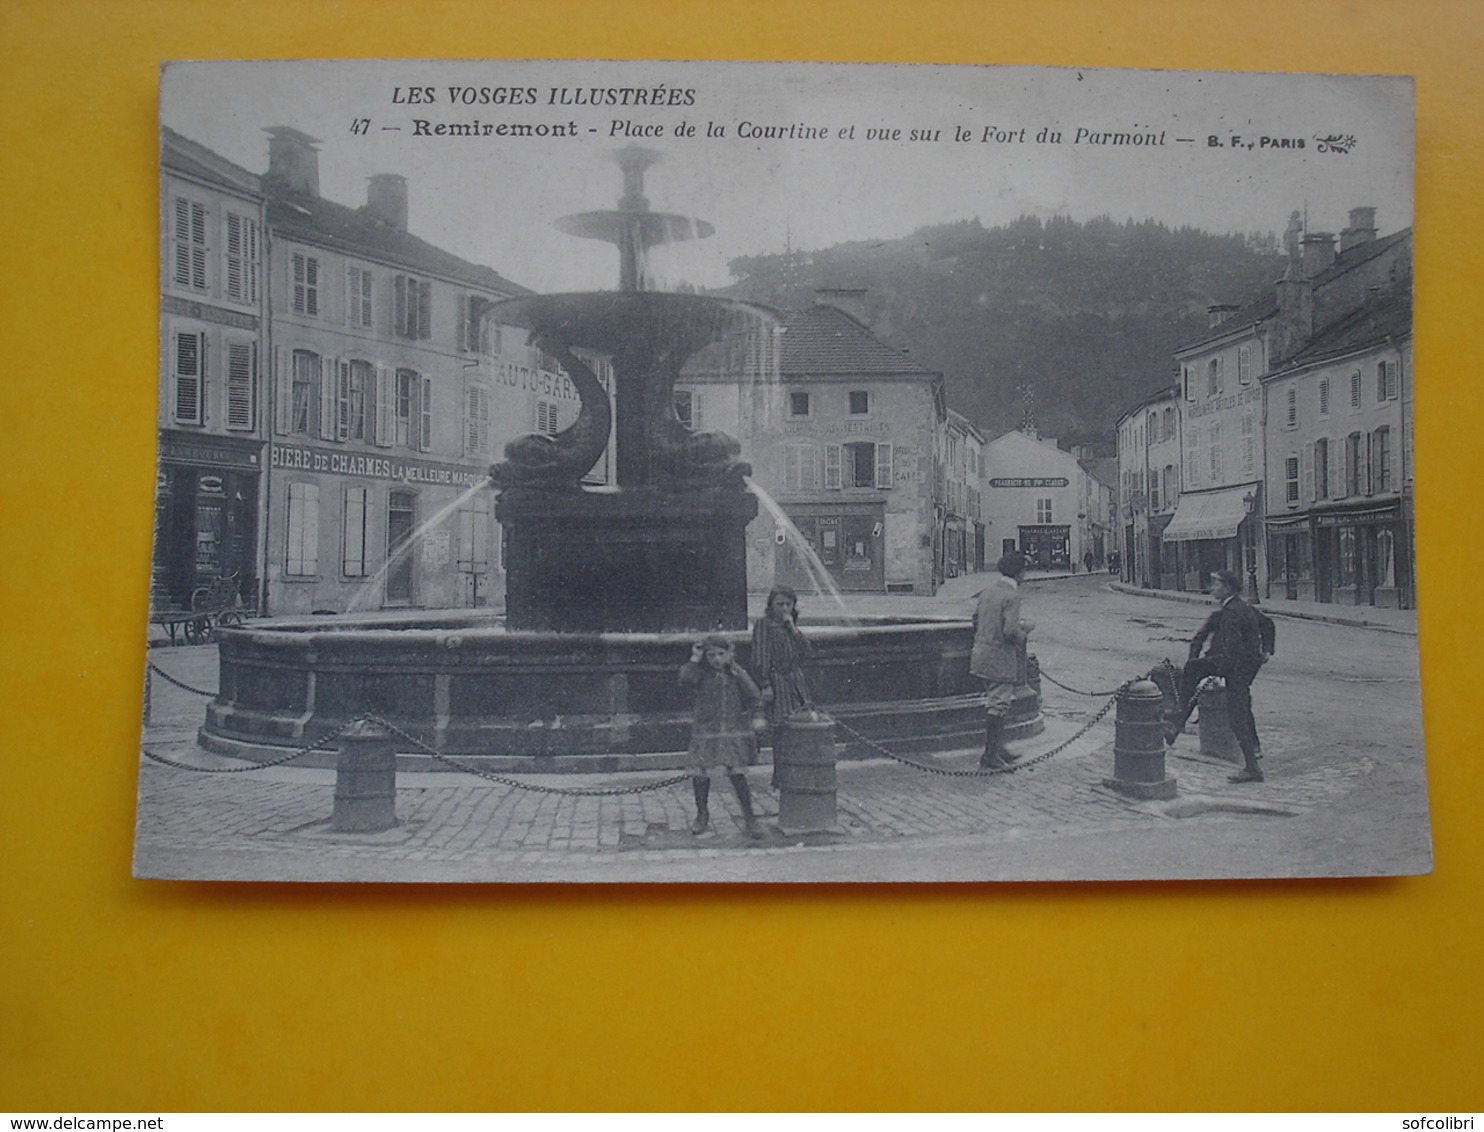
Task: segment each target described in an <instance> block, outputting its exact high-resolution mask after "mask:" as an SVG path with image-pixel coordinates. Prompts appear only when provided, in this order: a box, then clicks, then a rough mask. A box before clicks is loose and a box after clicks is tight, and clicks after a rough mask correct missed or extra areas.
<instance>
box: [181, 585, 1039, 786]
mask: <svg viewBox="0 0 1484 1132" xmlns="http://www.w3.org/2000/svg"><path fill="white" fill-rule="evenodd" d="M804 632H805V635H806V636H807V637H808V638H809V640H810V642H811V643H812V644H813V646H814V658H813V661H812V663H811V665H810V668H809V679H810V686H811V689H812V690H813V692H814V697H815V701H816V702H817V703H818V704H819V705H820V707H821V708H822V709H823V710H825V711H827V712H828V713H829V714H830V715H832V716H834V717H835V718H836V719H837V720H838V721H839V722H840V723H841V724H842V725H843V726H842V727H841V728H840V729H839V731H838V732H837V738H838V739H839V741H840V749H841V754H842V755H843V756H845V757H854V758H860V757H869V756H871V755H873V754H876V753H879V752H877V751H875V749H874V748H872V747H871V746H870V744H869V743H866V742H864V741H862V740H861V739H859V738H856V737H855V735H853V734H852V732H854V733H858V734H859V735H861V736H864V737H866V738H867V739H870V740H874V741H876V742H879V743H882V744H883V745H885V746H887V747H888V748H889V749H890V750H892V751H894V752H898V753H906V752H911V751H929V750H950V749H955V748H964V747H971V746H974V745H975V744H977V743H978V742H980V741H981V740H982V736H983V725H984V705H983V685H982V684H980V683H979V681H977V680H975V679H974V678H973V677H971V676H970V675H969V667H968V665H969V649H970V646H971V644H972V642H973V627H972V625H970V623H969V622H967V621H963V620H947V619H945V620H932V619H908V618H889V617H880V618H873V619H867V620H866V621H864V622H863V623H861V624H859V625H850V626H844V625H830V624H809V623H808V622H807V621H806V622H805V624H804ZM729 635H730V636H731V638H732V639H733V640H735V641H736V643H737V648H738V659H739V660H740V661H741V662H742V663H743V664H744V665H745V664H746V663H747V662H748V660H749V656H748V653H749V646H750V639H749V636H748V634H746V633H745V632H737V633H732V634H729ZM694 641H695V635H694V634H681V633H542V632H519V631H507V630H505V629H503V628H501V627H499V626H497V625H491V623H490V622H489V620H488V619H487V618H485V619H480V620H475V619H474V618H472V617H470V616H469V615H467V614H466V615H457V614H448V615H430V616H424V617H411V618H407V619H405V620H402V621H399V622H398V623H397V624H396V625H395V626H394V627H384V626H383V624H378V623H375V622H360V623H356V622H354V621H346V622H342V623H338V624H335V625H334V626H327V625H326V623H325V622H324V621H323V620H307V619H306V620H304V621H288V622H282V623H278V624H275V625H272V626H259V627H254V628H250V629H234V630H225V631H223V632H222V634H221V640H220V652H221V685H220V691H219V694H218V695H217V698H216V699H215V700H214V701H212V703H211V705H210V706H209V707H208V709H207V715H206V722H205V725H204V726H203V728H202V731H201V740H202V744H203V745H204V746H205V747H207V748H208V749H209V750H214V751H217V752H219V753H222V754H231V755H237V756H240V757H246V758H250V759H254V760H265V759H269V758H273V757H277V756H280V755H281V754H282V753H283V751H284V750H285V749H292V748H294V747H301V746H307V745H309V744H312V743H314V742H315V741H317V740H318V739H321V738H323V737H324V736H325V735H327V734H329V733H330V732H331V731H333V730H334V729H335V728H337V727H340V726H341V725H343V724H345V723H347V722H349V721H350V720H351V719H354V718H355V717H356V716H358V715H361V714H363V713H368V714H374V715H377V716H379V717H381V718H384V719H386V720H387V721H389V722H391V723H394V724H396V725H397V726H398V727H400V728H402V729H403V730H405V731H407V732H408V733H409V734H411V735H413V736H415V737H416V738H417V739H418V740H419V741H420V742H422V743H425V744H427V745H428V746H430V747H432V748H433V749H434V750H436V751H439V752H441V753H447V754H450V755H458V756H460V757H461V758H468V759H470V760H472V761H477V762H478V764H479V765H482V766H486V767H489V768H491V769H501V770H523V771H563V772H571V771H608V770H622V769H634V768H639V767H673V766H680V765H682V763H683V760H684V752H685V749H686V745H687V742H688V740H689V735H690V713H691V705H690V702H689V700H688V698H687V697H686V696H685V694H684V689H682V688H681V687H680V685H679V683H678V680H677V675H678V672H679V668H680V666H681V665H682V664H683V663H685V661H686V660H687V659H688V657H689V655H690V647H691V645H692V643H693V642H694ZM1038 702H1039V701H1038V697H1037V695H1036V690H1035V689H1033V688H1030V687H1027V688H1024V689H1022V690H1021V692H1020V693H1019V694H1018V695H1017V701H1016V707H1015V714H1014V716H1013V718H1012V720H1011V723H1012V730H1011V734H1012V737H1014V735H1017V734H1022V735H1023V734H1030V733H1034V732H1035V731H1038V730H1039V729H1040V727H1041V720H1040V714H1039V707H1038ZM408 753H409V754H411V753H412V752H408ZM331 759H333V751H331V752H326V753H324V754H323V755H322V756H321V761H322V763H325V764H328V762H329V761H330V760H331Z"/></svg>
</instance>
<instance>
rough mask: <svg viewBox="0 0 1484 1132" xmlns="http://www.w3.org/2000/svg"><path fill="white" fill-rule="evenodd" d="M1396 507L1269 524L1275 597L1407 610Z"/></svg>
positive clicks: (1406, 570)
mask: <svg viewBox="0 0 1484 1132" xmlns="http://www.w3.org/2000/svg"><path fill="white" fill-rule="evenodd" d="M1404 530H1405V528H1404V527H1403V524H1402V514H1401V504H1400V502H1399V501H1398V502H1395V503H1387V504H1384V505H1382V506H1375V505H1371V506H1364V507H1352V508H1345V509H1334V510H1326V511H1315V512H1311V513H1309V514H1306V515H1294V516H1281V517H1277V518H1270V519H1269V520H1268V570H1269V577H1270V585H1271V589H1272V592H1273V594H1274V596H1281V597H1286V598H1288V599H1289V600H1295V601H1321V602H1330V603H1333V604H1336V605H1374V606H1381V607H1384V608H1389V609H1397V608H1402V609H1406V608H1410V607H1411V605H1412V597H1411V594H1412V577H1411V555H1410V554H1409V553H1408V546H1407V543H1406V541H1405V538H1404Z"/></svg>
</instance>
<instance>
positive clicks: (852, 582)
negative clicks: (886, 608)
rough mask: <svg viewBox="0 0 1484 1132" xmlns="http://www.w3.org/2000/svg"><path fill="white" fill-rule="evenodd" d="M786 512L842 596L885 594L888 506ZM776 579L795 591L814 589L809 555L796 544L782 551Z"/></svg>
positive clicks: (797, 507)
mask: <svg viewBox="0 0 1484 1132" xmlns="http://www.w3.org/2000/svg"><path fill="white" fill-rule="evenodd" d="M787 511H788V517H789V519H790V520H792V522H793V524H794V526H795V527H797V528H798V530H799V534H801V535H802V536H803V538H804V541H805V542H806V543H807V544H808V546H809V548H810V549H811V550H812V551H813V552H814V554H815V556H816V557H817V558H818V559H819V562H820V563H821V564H822V565H823V566H824V568H825V570H826V571H827V572H828V573H829V575H830V578H831V579H832V580H833V581H834V583H835V585H836V586H838V587H839V588H840V589H841V590H842V591H850V590H855V591H868V592H876V593H880V592H882V591H883V590H885V588H886V573H885V557H886V555H885V548H886V543H885V539H884V537H883V535H884V525H885V511H886V507H885V504H882V503H860V504H808V503H798V504H792V505H789V506H788V508H787ZM777 577H778V580H779V581H780V582H782V583H783V584H785V585H789V586H793V587H795V588H796V589H797V588H800V587H803V588H805V589H809V590H812V589H813V588H814V582H813V577H812V575H811V574H810V571H809V564H808V562H807V561H806V555H805V553H804V552H803V550H802V548H800V547H797V546H795V545H794V543H793V542H792V541H786V542H785V543H784V544H783V545H782V546H780V547H779V548H778V557H777Z"/></svg>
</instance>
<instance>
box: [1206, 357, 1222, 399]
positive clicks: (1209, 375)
mask: <svg viewBox="0 0 1484 1132" xmlns="http://www.w3.org/2000/svg"><path fill="white" fill-rule="evenodd" d="M1225 368H1226V367H1225V366H1224V365H1223V364H1222V359H1221V358H1212V359H1211V360H1210V361H1209V362H1207V363H1206V393H1207V395H1209V396H1212V397H1214V396H1215V395H1216V394H1218V393H1220V392H1221V387H1222V382H1223V377H1224V375H1223V373H1222V371H1223V370H1224V369H1225Z"/></svg>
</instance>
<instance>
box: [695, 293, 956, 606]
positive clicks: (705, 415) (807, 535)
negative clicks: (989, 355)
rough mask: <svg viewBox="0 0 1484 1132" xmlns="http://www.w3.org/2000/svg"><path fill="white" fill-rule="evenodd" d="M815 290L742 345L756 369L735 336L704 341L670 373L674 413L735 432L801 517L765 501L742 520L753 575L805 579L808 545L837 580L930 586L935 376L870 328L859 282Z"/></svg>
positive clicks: (767, 580)
mask: <svg viewBox="0 0 1484 1132" xmlns="http://www.w3.org/2000/svg"><path fill="white" fill-rule="evenodd" d="M819 297H820V299H821V300H822V301H819V302H816V303H815V304H813V305H812V306H811V307H809V309H807V310H803V311H791V312H787V313H785V314H783V315H782V316H781V321H780V323H779V324H778V326H776V327H775V328H773V329H772V330H771V331H770V332H769V334H770V338H771V342H770V344H769V345H765V346H764V347H762V348H760V349H756V348H755V349H750V350H748V351H747V353H748V355H749V356H752V357H754V358H756V356H757V355H758V354H760V353H764V354H765V353H768V351H769V349H771V355H772V356H771V357H770V358H767V359H764V360H763V361H762V362H761V364H758V365H755V366H753V367H751V369H750V371H749V369H748V368H745V367H743V366H741V365H739V364H738V363H737V361H736V360H735V359H736V358H737V357H738V356H739V354H740V353H741V351H738V350H736V349H733V350H730V351H729V350H728V349H726V348H725V347H715V348H712V349H708V350H705V351H702V352H701V353H700V354H698V355H697V356H696V358H694V359H692V362H691V363H690V364H689V365H687V367H686V369H685V371H684V373H683V374H682V377H681V381H680V382H679V383H677V386H676V402H677V404H676V409H677V415H679V416H680V418H681V420H683V421H685V423H686V424H688V425H690V426H691V427H692V428H696V429H700V430H707V429H716V430H719V431H721V432H724V433H727V434H729V435H731V436H734V437H736V438H737V439H738V441H739V442H740V443H741V445H742V458H743V459H744V460H747V461H748V462H750V463H751V464H752V467H753V478H754V480H755V481H756V482H757V484H758V485H759V486H760V487H761V488H762V489H763V490H764V491H765V492H766V493H767V494H768V496H770V497H771V499H772V500H774V501H776V503H777V504H778V506H779V507H780V508H781V510H782V511H783V513H784V514H785V515H786V517H787V519H788V521H789V523H791V524H792V526H793V527H794V528H796V529H797V532H798V536H797V537H795V536H793V535H792V534H791V533H790V532H789V531H788V529H787V528H786V527H785V526H783V525H781V524H780V523H778V522H777V521H776V520H775V518H774V517H773V516H772V515H771V514H770V513H769V511H768V508H767V507H766V506H765V507H764V508H763V510H762V512H761V513H760V514H759V516H758V518H757V519H755V520H754V521H753V522H752V523H751V524H750V525H749V527H748V540H747V576H748V586H749V588H751V589H754V590H766V589H768V588H769V587H770V586H772V585H774V584H784V585H791V586H794V587H795V588H797V589H798V590H799V591H800V592H801V593H805V592H812V591H813V590H814V588H815V583H814V579H813V576H812V574H811V564H810V562H809V557H810V553H811V552H812V555H813V556H814V557H815V558H816V559H817V561H818V562H819V563H820V565H821V566H822V567H823V569H824V570H825V571H826V572H827V573H828V575H829V577H830V579H831V581H832V582H833V583H834V585H835V586H837V587H838V588H839V589H840V590H842V591H864V592H876V593H921V594H931V593H933V592H935V590H936V588H937V585H938V583H939V582H940V581H941V574H940V572H939V567H938V563H939V562H940V561H941V554H942V548H941V537H940V536H941V534H942V526H943V513H942V511H943V509H942V507H941V504H940V501H939V500H938V498H937V491H936V487H935V485H937V484H938V483H940V482H941V481H942V479H943V475H942V471H941V469H940V467H939V462H940V459H941V455H942V448H943V433H944V429H945V427H946V422H947V408H946V405H945V403H944V399H943V378H942V375H941V374H939V373H937V372H935V371H933V370H929V369H928V368H927V367H925V366H923V365H921V364H920V363H918V362H916V361H914V360H913V359H912V358H911V357H909V356H908V355H906V354H904V353H902V352H901V351H899V350H896V349H894V348H892V347H891V346H888V345H887V344H886V343H885V342H883V341H881V340H880V339H879V338H877V337H876V336H875V335H874V334H872V333H871V331H870V329H869V327H868V326H867V324H866V321H865V314H864V304H863V299H864V293H863V292H859V291H853V290H843V291H822V292H820V295H819ZM734 345H735V344H734ZM729 354H730V355H731V358H732V359H733V360H729V359H728V355H729ZM806 547H807V549H806Z"/></svg>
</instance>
